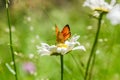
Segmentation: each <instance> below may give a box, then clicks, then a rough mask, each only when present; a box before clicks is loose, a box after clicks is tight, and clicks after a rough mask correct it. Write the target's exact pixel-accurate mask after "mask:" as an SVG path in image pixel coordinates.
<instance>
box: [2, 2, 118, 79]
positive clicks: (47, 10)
mask: <svg viewBox="0 0 120 80" xmlns="http://www.w3.org/2000/svg"><path fill="white" fill-rule="evenodd" d="M107 1H108V2H109V0H107ZM117 1H118V2H120V0H117ZM10 2H11V3H10V20H11V27H12V35H13V36H12V40H13V48H14V52H15V60H16V64H17V73H18V80H60V57H59V56H40V55H39V54H38V52H37V49H36V46H37V45H40V43H41V42H45V43H48V44H51V45H52V44H55V43H56V35H55V24H56V25H58V27H59V28H60V29H62V28H63V27H64V26H65V25H66V24H69V26H70V28H71V33H72V35H74V34H78V35H80V39H79V41H80V43H81V45H84V46H85V48H86V51H79V50H78V51H72V52H70V53H69V54H67V55H65V56H64V80H83V77H84V72H85V68H86V64H87V60H88V57H89V54H90V51H91V48H92V45H93V42H94V38H95V33H96V29H97V19H95V18H92V17H90V15H89V14H91V13H92V11H91V10H90V9H89V8H86V7H83V6H82V5H83V2H84V0H10ZM96 54H97V56H96V62H95V66H94V70H93V80H120V25H116V26H113V25H111V23H110V22H109V20H107V19H106V17H105V16H104V18H103V22H102V27H101V30H100V35H99V39H98V45H97V50H96ZM11 61H12V57H11V52H10V47H9V29H8V23H7V16H6V8H5V0H0V80H15V77H14V75H13V74H12V73H11V72H10V70H9V69H8V67H7V66H6V64H9V66H11V68H13V65H12V62H11ZM26 63H31V65H32V66H33V67H34V69H33V72H29V71H26V70H24V65H25V64H26Z"/></svg>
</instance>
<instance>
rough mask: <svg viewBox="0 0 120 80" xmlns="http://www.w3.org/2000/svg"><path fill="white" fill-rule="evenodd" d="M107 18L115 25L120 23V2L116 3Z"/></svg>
mask: <svg viewBox="0 0 120 80" xmlns="http://www.w3.org/2000/svg"><path fill="white" fill-rule="evenodd" d="M107 18H108V19H109V20H110V21H111V23H112V24H113V25H116V24H120V4H116V5H115V6H114V7H113V8H112V9H111V10H110V12H109V13H108V14H107Z"/></svg>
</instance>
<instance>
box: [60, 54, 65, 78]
mask: <svg viewBox="0 0 120 80" xmlns="http://www.w3.org/2000/svg"><path fill="white" fill-rule="evenodd" d="M60 62H61V80H63V71H64V69H63V55H60Z"/></svg>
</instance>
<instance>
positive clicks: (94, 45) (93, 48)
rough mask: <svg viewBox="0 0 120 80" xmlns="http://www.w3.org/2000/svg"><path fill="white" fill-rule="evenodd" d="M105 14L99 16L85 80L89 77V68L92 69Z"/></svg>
mask: <svg viewBox="0 0 120 80" xmlns="http://www.w3.org/2000/svg"><path fill="white" fill-rule="evenodd" d="M103 14H104V12H102V13H101V14H100V15H99V19H98V28H97V32H96V36H95V40H94V43H93V46H92V50H91V52H90V56H89V59H88V62H87V67H86V71H85V77H84V80H87V76H88V71H89V67H90V63H91V60H92V56H93V55H94V54H95V53H94V52H95V48H96V45H97V40H98V36H99V31H100V27H101V21H102V16H103ZM94 60H95V57H94V59H93V61H94Z"/></svg>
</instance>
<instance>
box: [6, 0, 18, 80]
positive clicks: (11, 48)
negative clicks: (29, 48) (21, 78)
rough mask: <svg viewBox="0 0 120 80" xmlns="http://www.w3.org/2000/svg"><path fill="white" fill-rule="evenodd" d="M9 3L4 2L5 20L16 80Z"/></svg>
mask: <svg viewBox="0 0 120 80" xmlns="http://www.w3.org/2000/svg"><path fill="white" fill-rule="evenodd" d="M8 5H9V1H8V0H6V13H7V19H8V27H9V41H10V50H11V54H12V61H13V62H14V71H15V79H16V80H18V79H17V69H16V63H15V56H14V50H13V46H12V45H13V44H12V31H11V24H10V17H9V8H8Z"/></svg>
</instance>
